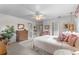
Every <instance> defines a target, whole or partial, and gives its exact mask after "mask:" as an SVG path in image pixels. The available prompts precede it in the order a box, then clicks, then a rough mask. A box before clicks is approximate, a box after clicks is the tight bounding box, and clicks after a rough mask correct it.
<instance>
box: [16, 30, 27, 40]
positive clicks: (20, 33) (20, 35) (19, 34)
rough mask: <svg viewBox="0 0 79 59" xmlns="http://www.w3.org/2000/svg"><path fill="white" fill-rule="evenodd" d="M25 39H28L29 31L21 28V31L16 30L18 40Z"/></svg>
mask: <svg viewBox="0 0 79 59" xmlns="http://www.w3.org/2000/svg"><path fill="white" fill-rule="evenodd" d="M24 40H28V31H27V30H20V31H18V30H17V31H16V41H17V42H19V41H24Z"/></svg>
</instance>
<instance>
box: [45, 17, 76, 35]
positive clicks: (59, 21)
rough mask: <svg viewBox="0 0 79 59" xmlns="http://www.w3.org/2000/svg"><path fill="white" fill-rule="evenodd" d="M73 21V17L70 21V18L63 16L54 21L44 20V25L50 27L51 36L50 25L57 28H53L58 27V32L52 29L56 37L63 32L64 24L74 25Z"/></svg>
mask: <svg viewBox="0 0 79 59" xmlns="http://www.w3.org/2000/svg"><path fill="white" fill-rule="evenodd" d="M74 19H75V17H74V16H72V19H71V16H64V17H60V18H54V19H49V20H45V21H44V24H48V25H50V34H52V23H55V24H57V25H58V26H59V27H58V26H54V27H58V28H57V29H58V32H57V31H56V30H57V29H54V30H55V31H54V32H55V33H54V34H55V35H57V34H59V32H62V31H64V24H67V23H74V24H75V22H74ZM47 22H48V23H47Z"/></svg>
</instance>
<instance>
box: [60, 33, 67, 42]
mask: <svg viewBox="0 0 79 59" xmlns="http://www.w3.org/2000/svg"><path fill="white" fill-rule="evenodd" d="M65 38H66V35H65V34H63V33H61V34H59V40H60V41H64V39H65Z"/></svg>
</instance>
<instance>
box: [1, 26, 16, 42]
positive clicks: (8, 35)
mask: <svg viewBox="0 0 79 59" xmlns="http://www.w3.org/2000/svg"><path fill="white" fill-rule="evenodd" d="M14 32H15V30H14V26H8V25H6V28H5V29H4V30H2V34H1V35H2V37H3V38H4V40H5V41H6V42H9V41H10V40H9V39H10V38H11V37H12V36H13V34H14Z"/></svg>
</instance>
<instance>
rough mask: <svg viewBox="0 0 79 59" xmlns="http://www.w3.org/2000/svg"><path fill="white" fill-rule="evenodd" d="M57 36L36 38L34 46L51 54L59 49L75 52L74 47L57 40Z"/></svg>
mask: <svg viewBox="0 0 79 59" xmlns="http://www.w3.org/2000/svg"><path fill="white" fill-rule="evenodd" d="M56 38H57V36H49V35H45V36H40V37H37V38H34V46H36V47H38V48H41V49H43V50H45V51H47V52H49V53H51V54H53V52H54V51H55V50H57V49H70V50H74V49H73V47H72V46H70V45H68V44H67V43H65V42H60V41H58V40H57V39H56Z"/></svg>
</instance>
